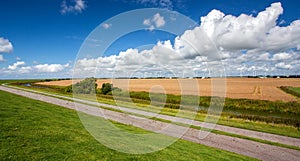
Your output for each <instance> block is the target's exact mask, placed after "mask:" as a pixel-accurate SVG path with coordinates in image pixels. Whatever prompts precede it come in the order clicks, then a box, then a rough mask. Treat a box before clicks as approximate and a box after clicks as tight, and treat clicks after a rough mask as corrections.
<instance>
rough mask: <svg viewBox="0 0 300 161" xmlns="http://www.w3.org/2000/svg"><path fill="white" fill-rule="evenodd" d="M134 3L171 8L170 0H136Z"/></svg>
mask: <svg viewBox="0 0 300 161" xmlns="http://www.w3.org/2000/svg"><path fill="white" fill-rule="evenodd" d="M136 3H139V4H143V5H145V6H147V7H159V8H167V9H172V8H173V3H172V1H171V0H137V1H136Z"/></svg>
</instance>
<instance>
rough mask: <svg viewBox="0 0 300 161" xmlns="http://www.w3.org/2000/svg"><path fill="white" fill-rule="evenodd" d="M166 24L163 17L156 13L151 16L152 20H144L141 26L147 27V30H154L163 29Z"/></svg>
mask: <svg viewBox="0 0 300 161" xmlns="http://www.w3.org/2000/svg"><path fill="white" fill-rule="evenodd" d="M165 24H166V21H165V19H164V17H163V16H161V15H160V14H159V13H156V14H155V15H153V17H152V18H149V19H145V20H144V21H143V25H145V26H149V28H148V29H149V30H151V31H152V30H154V29H155V28H159V27H163V26H164V25H165Z"/></svg>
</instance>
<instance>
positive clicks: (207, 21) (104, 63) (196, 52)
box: [76, 3, 300, 76]
mask: <svg viewBox="0 0 300 161" xmlns="http://www.w3.org/2000/svg"><path fill="white" fill-rule="evenodd" d="M282 13H283V8H282V7H281V4H280V3H273V4H272V5H271V6H270V7H268V8H266V9H265V10H264V11H262V12H259V13H258V14H257V16H256V17H253V16H252V15H246V14H241V15H240V16H233V15H225V14H224V13H222V12H221V11H218V10H212V11H211V12H209V13H208V14H207V15H206V16H203V17H201V19H200V25H199V26H197V27H195V28H194V29H191V30H187V31H185V32H184V33H183V34H182V35H180V36H177V37H176V38H175V40H174V41H170V40H167V41H159V42H157V44H156V45H155V46H154V47H153V48H152V49H150V50H142V51H139V50H137V49H127V50H125V51H121V52H120V53H119V54H118V55H112V56H108V57H99V58H95V59H87V58H85V59H81V60H78V62H77V65H76V66H77V68H78V69H79V70H80V72H87V71H93V72H94V71H99V72H98V73H99V74H103V73H105V74H104V75H106V76H111V74H112V73H114V74H115V75H117V73H118V72H123V73H124V71H127V72H130V71H140V72H146V73H148V74H149V73H152V74H154V75H155V73H157V72H159V71H162V70H165V75H167V74H166V73H168V72H167V71H168V70H169V72H170V71H172V72H174V73H177V74H178V75H179V76H182V74H179V73H185V74H184V75H185V76H186V75H191V74H193V73H198V75H197V76H199V75H200V76H202V74H203V75H204V74H205V75H206V76H207V74H208V73H207V72H208V71H209V70H212V69H215V68H214V67H215V66H216V64H220V63H221V62H222V63H223V64H224V67H225V68H226V71H227V72H228V73H227V74H229V75H230V74H233V75H240V73H243V74H248V75H252V73H257V74H265V73H268V74H272V73H273V74H274V73H276V74H278V72H280V71H283V70H288V72H291V73H292V74H295V73H296V74H300V73H299V72H298V70H297V67H298V68H300V54H299V48H300V20H296V21H293V22H292V23H291V24H290V25H288V26H285V27H280V26H278V25H277V24H276V22H277V20H278V17H279V15H281V14H282ZM143 24H144V25H146V26H148V27H149V29H155V28H156V27H162V26H164V25H165V21H164V17H162V16H161V15H160V14H159V13H157V14H155V15H154V16H153V17H152V18H149V19H145V20H144V21H143ZM171 42H174V44H172V43H171ZM217 49H219V51H218V52H219V55H218V54H215V53H217ZM291 49H293V50H291ZM208 69H209V70H208ZM93 72H92V73H93Z"/></svg>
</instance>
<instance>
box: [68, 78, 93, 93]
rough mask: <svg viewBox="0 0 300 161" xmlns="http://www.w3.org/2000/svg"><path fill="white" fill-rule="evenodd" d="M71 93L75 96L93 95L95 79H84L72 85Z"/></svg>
mask: <svg viewBox="0 0 300 161" xmlns="http://www.w3.org/2000/svg"><path fill="white" fill-rule="evenodd" d="M72 90H73V93H77V94H95V93H96V91H97V83H96V79H95V78H86V79H84V80H83V81H80V82H78V83H76V84H74V85H73V89H72Z"/></svg>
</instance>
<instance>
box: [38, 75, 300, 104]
mask: <svg viewBox="0 0 300 161" xmlns="http://www.w3.org/2000/svg"><path fill="white" fill-rule="evenodd" d="M78 81H80V80H73V81H72V80H61V81H51V82H39V83H38V84H43V85H57V86H68V85H71V84H72V82H74V83H76V82H78ZM102 83H112V84H113V85H114V87H118V88H121V89H123V90H129V91H146V92H156V93H168V94H176V95H180V94H187V95H200V96H212V95H215V96H223V94H225V95H224V96H226V97H228V98H247V99H258V100H271V101H276V100H281V101H286V102H288V101H296V99H297V98H295V97H294V96H291V95H289V94H287V93H285V92H283V91H282V90H280V89H279V88H278V87H280V86H293V87H300V79H297V78H295V79H294V78H288V79H287V78H279V79H277V78H265V79H259V78H226V79H219V78H211V79H98V80H97V84H98V88H100V87H101V85H102Z"/></svg>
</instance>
